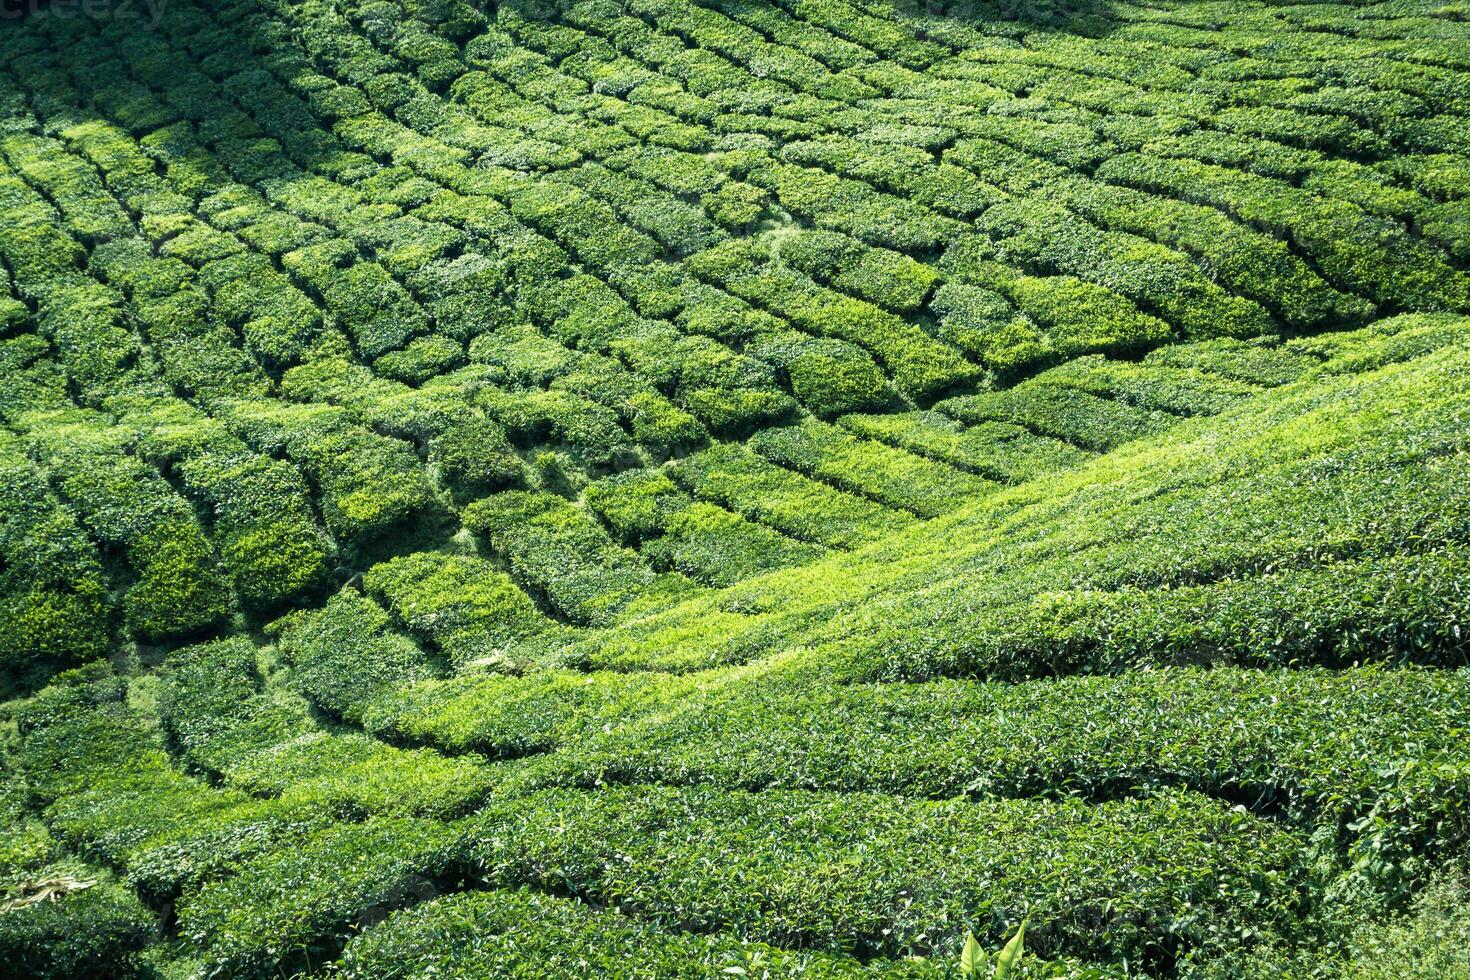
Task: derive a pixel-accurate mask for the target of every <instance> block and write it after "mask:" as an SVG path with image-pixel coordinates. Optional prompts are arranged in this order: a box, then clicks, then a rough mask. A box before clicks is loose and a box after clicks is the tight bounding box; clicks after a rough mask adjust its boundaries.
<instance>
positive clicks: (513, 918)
mask: <svg viewBox="0 0 1470 980" xmlns="http://www.w3.org/2000/svg"><path fill="white" fill-rule="evenodd" d="M339 963H340V966H339V969H340V970H341V972H342V975H343V976H345V977H349V978H359V977H361V978H367V977H372V978H384V980H388V978H405V980H406V978H409V977H417V976H423V975H426V974H432V973H442V974H447V975H452V976H456V977H463V978H466V980H468V978H489V977H520V978H527V980H529V978H532V977H545V976H575V975H578V974H585V973H588V972H592V973H595V974H596V975H597V976H601V977H608V978H620V980H631V978H633V977H647V976H681V977H700V978H705V980H717V978H720V977H727V976H732V975H734V976H741V975H750V974H751V973H759V975H761V976H767V977H812V978H821V980H825V978H832V977H929V976H934V975H935V972H936V971H935V968H934V967H931V966H930V965H929V964H927V963H921V962H917V961H886V960H878V961H873V962H868V963H863V962H860V961H858V960H855V959H852V958H850V957H844V956H833V955H830V954H824V953H813V952H806V951H786V950H781V949H777V948H775V947H773V946H768V945H765V944H764V943H751V942H747V941H745V940H742V939H740V938H739V937H737V936H735V935H732V934H729V933H717V934H714V935H699V934H695V933H689V932H682V931H678V930H677V929H669V930H664V929H657V928H654V927H652V926H650V925H648V924H647V923H645V922H643V921H641V920H640V919H638V918H637V917H634V916H625V915H621V914H619V913H618V912H616V911H614V910H611V909H594V908H592V907H590V906H588V905H585V904H583V903H580V902H577V901H573V900H569V899H565V898H558V897H553V896H550V895H544V894H541V893H538V892H534V891H529V890H526V889H518V890H515V891H500V890H497V891H485V892H468V893H461V894H458V895H446V896H445V897H443V898H439V899H435V900H434V901H432V902H427V903H425V904H423V905H420V906H418V907H416V908H413V909H408V910H405V911H402V912H398V913H395V914H393V915H391V916H389V917H388V918H387V919H385V920H384V921H383V922H381V923H378V924H377V925H375V926H374V927H372V928H371V929H368V930H366V931H365V932H364V933H363V934H362V935H361V936H357V937H354V938H353V939H352V940H350V941H349V942H348V943H347V947H346V948H345V949H344V950H343V954H342V959H341V960H340V961H339Z"/></svg>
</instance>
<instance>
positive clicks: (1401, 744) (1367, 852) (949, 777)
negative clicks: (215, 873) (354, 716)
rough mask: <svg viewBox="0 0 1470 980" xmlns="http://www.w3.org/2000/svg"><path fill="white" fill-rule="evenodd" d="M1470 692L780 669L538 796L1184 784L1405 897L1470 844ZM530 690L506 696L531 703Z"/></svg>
mask: <svg viewBox="0 0 1470 980" xmlns="http://www.w3.org/2000/svg"><path fill="white" fill-rule="evenodd" d="M519 683H520V684H525V683H526V682H524V681H522V682H519ZM1467 683H1470V679H1467V676H1466V674H1465V673H1464V672H1463V671H1458V672H1449V671H1419V670H1409V671H1403V670H1387V669H1383V668H1379V667H1370V668H1361V669H1350V670H1345V671H1326V670H1320V669H1306V670H1275V671H1259V670H1246V669H1239V668H1225V667H1220V668H1214V669H1210V670H1201V669H1195V668H1189V669H1166V670H1160V671H1138V672H1131V673H1129V674H1126V675H1123V676H1118V677H1069V678H1058V679H1053V680H1038V681H1031V682H1028V683H1023V684H1007V683H991V684H983V683H975V682H964V681H935V682H929V683H925V684H919V685H907V684H906V685H871V684H853V685H846V684H831V683H826V682H824V681H822V680H821V679H820V678H819V677H818V676H816V675H815V674H814V673H813V672H812V671H809V670H805V669H803V670H797V671H794V672H793V671H789V670H784V671H783V670H776V671H773V672H771V673H769V674H768V675H767V676H765V677H758V678H743V679H735V678H730V679H728V680H726V681H725V682H724V683H709V684H707V685H704V686H702V687H700V688H697V689H694V690H691V691H689V692H688V693H686V694H685V695H684V696H683V697H682V698H681V699H680V701H679V702H678V703H677V704H676V705H675V706H674V707H673V709H672V710H663V711H660V712H657V713H653V712H650V713H649V714H646V715H643V714H640V715H638V716H636V717H634V718H632V719H630V720H629V721H627V722H626V723H624V724H623V725H620V726H617V727H615V728H613V729H612V730H610V731H604V732H598V731H597V725H596V723H595V722H596V719H591V720H589V722H588V724H586V725H585V727H583V728H582V729H580V730H577V731H574V732H571V733H568V734H567V735H566V736H564V737H563V738H561V739H560V740H559V751H558V752H556V753H555V754H553V755H549V756H546V757H545V758H544V759H543V760H542V761H541V762H540V763H538V764H537V766H536V767H534V768H533V769H531V770H528V771H527V772H525V773H523V774H522V775H521V777H520V780H521V783H520V784H522V785H524V784H527V783H529V784H532V785H546V784H561V785H576V786H583V787H588V788H590V787H593V786H600V785H604V784H606V783H633V784H638V783H646V782H660V783H673V784H688V785H692V784H709V785H712V786H719V787H725V788H728V789H736V788H743V789H750V790H763V789H767V788H771V787H788V788H806V789H822V790H832V791H862V792H873V793H894V794H901V795H908V796H927V797H934V798H946V797H950V796H954V795H961V794H963V795H967V796H973V797H1025V796H1032V795H1044V796H1054V795H1061V796H1070V795H1080V796H1083V797H1086V798H1092V799H1108V798H1112V797H1114V796H1116V795H1118V794H1120V793H1124V792H1138V791H1140V790H1145V789H1158V788H1160V787H1168V786H1184V787H1189V788H1191V789H1194V790H1198V791H1201V792H1205V793H1209V794H1211V795H1213V796H1216V797H1219V798H1222V799H1225V800H1231V801H1238V802H1240V803H1242V804H1244V805H1246V806H1248V807H1251V808H1253V809H1254V810H1256V811H1257V812H1261V813H1281V814H1284V815H1285V816H1286V817H1288V818H1289V820H1290V821H1292V822H1293V823H1296V824H1300V825H1303V826H1312V825H1318V826H1323V827H1329V828H1333V831H1334V834H1335V835H1336V839H1338V840H1339V841H1340V842H1341V843H1342V844H1343V845H1344V846H1345V847H1347V848H1350V849H1351V852H1352V854H1353V855H1354V857H1355V858H1357V857H1362V858H1364V859H1365V860H1371V861H1372V862H1374V863H1373V864H1372V865H1371V866H1365V867H1364V868H1363V869H1362V870H1363V872H1364V873H1365V874H1366V875H1369V876H1371V877H1373V878H1375V879H1376V880H1377V881H1378V883H1379V884H1381V885H1385V886H1388V887H1389V888H1390V889H1391V890H1392V889H1397V888H1399V887H1401V886H1402V885H1404V884H1405V883H1407V882H1408V881H1410V880H1411V879H1412V877H1413V876H1414V874H1415V873H1416V869H1417V868H1418V867H1420V866H1421V865H1420V864H1419V863H1418V862H1419V861H1420V860H1421V859H1422V858H1423V857H1424V856H1425V855H1426V854H1429V855H1437V854H1441V853H1454V852H1455V851H1457V850H1458V849H1459V848H1461V847H1463V845H1464V844H1465V843H1466V842H1467V841H1470V824H1467V822H1466V820H1465V817H1464V799H1465V796H1466V794H1467V793H1470V782H1467V778H1470V772H1467V770H1466V768H1465V766H1464V764H1463V762H1461V761H1460V760H1459V759H1457V757H1456V753H1455V745H1456V742H1455V740H1456V737H1457V736H1456V735H1455V733H1456V732H1457V731H1458V730H1459V729H1460V727H1461V726H1463V724H1464V722H1465V718H1464V716H1465V713H1466V710H1467V709H1466V701H1465V698H1464V688H1465V685H1466V684H1467ZM516 686H517V685H515V684H507V685H506V689H505V690H503V691H502V692H501V694H500V697H501V698H502V699H504V701H506V702H509V703H514V701H515V700H516V698H517V693H516V690H515V687H516ZM584 696H589V695H584ZM481 710H482V711H485V712H487V713H493V712H494V710H495V707H494V705H493V704H485V705H482V706H481ZM854 731H861V732H864V733H866V737H865V738H863V739H853V738H852V734H851V733H852V732H854ZM1324 732H1332V733H1334V734H1333V737H1331V738H1324V737H1323V733H1324ZM500 737H501V738H504V739H506V740H508V741H509V740H513V739H515V738H516V737H518V733H517V732H516V731H514V730H512V731H510V732H506V733H504V734H502V735H501V736H500ZM489 748H491V746H488V745H487V746H486V749H487V750H488V749H489ZM1375 851H1376V852H1377V853H1376V855H1375Z"/></svg>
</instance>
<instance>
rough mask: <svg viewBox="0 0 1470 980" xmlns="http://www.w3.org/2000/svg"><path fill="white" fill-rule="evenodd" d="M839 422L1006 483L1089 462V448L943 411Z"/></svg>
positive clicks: (865, 434) (847, 417) (850, 417)
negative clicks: (969, 421)
mask: <svg viewBox="0 0 1470 980" xmlns="http://www.w3.org/2000/svg"><path fill="white" fill-rule="evenodd" d="M838 423H839V424H840V425H841V426H842V427H843V428H844V429H847V430H848V431H850V432H852V433H854V434H856V435H858V436H860V437H863V438H866V439H873V440H877V441H879V442H884V443H888V444H889V445H893V446H897V447H898V448H900V449H905V450H908V451H909V452H911V453H914V454H916V455H919V456H924V457H927V458H929V459H934V460H938V461H939V462H943V463H948V464H950V465H951V466H954V467H957V468H959V469H963V470H966V471H969V472H972V473H976V474H978V475H979V476H981V477H984V478H986V479H990V480H997V481H1000V482H1002V483H1019V482H1023V481H1025V480H1030V479H1033V478H1034V477H1037V476H1040V475H1042V474H1044V473H1048V472H1051V471H1053V470H1059V469H1066V468H1068V467H1071V466H1076V465H1078V464H1080V463H1082V462H1084V461H1086V460H1087V459H1088V458H1089V454H1088V452H1087V451H1086V450H1083V449H1079V448H1078V447H1076V446H1073V445H1071V444H1069V443H1066V442H1062V441H1061V440H1059V439H1054V438H1052V437H1050V436H1042V435H1037V434H1035V433H1033V432H1030V431H1029V430H1027V429H1024V428H1022V427H1021V426H1019V425H1013V424H1011V423H1009V422H982V423H980V424H979V425H974V426H970V427H968V428H967V427H965V426H963V425H961V424H960V423H959V422H956V421H955V420H954V419H952V418H950V417H949V416H947V415H942V414H940V413H939V412H899V413H896V414H893V415H844V416H843V417H842V418H841V419H839V420H838Z"/></svg>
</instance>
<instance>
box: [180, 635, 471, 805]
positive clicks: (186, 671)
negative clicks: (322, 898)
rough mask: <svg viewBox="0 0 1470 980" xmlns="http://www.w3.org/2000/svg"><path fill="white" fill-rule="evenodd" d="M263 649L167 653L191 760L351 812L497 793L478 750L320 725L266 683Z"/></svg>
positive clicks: (284, 794)
mask: <svg viewBox="0 0 1470 980" xmlns="http://www.w3.org/2000/svg"><path fill="white" fill-rule="evenodd" d="M256 658H257V651H256V648H255V647H254V646H253V645H252V644H251V643H250V642H249V641H247V640H244V639H239V638H235V639H229V640H220V641H217V642H215V643H211V644H206V645H203V646H198V647H192V648H189V649H187V650H184V651H180V652H179V653H176V654H173V655H172V656H171V657H170V658H169V660H168V662H167V665H166V667H167V677H166V680H165V683H164V685H163V689H162V691H161V692H160V697H159V715H160V718H161V720H162V722H163V724H164V727H165V729H166V731H167V732H168V734H169V737H170V738H171V739H172V742H173V744H174V745H176V746H177V748H178V750H179V752H180V754H181V755H182V757H183V759H184V760H185V761H186V762H187V763H189V764H190V765H192V766H194V767H197V768H198V769H201V770H203V771H204V772H206V773H210V774H212V775H217V776H219V777H220V778H221V779H222V781H223V782H224V784H225V785H228V786H233V787H236V788H239V789H242V790H245V791H246V792H248V793H251V794H253V795H257V796H280V797H281V799H282V800H283V802H285V803H287V804H288V805H289V804H294V803H299V804H302V805H311V806H314V807H317V808H319V809H320V810H322V811H323V812H325V813H329V814H332V815H334V816H336V817H339V818H348V819H353V818H360V817H363V816H366V815H368V814H389V815H399V816H435V817H453V816H457V815H459V814H462V813H464V812H466V811H467V810H469V809H472V808H473V807H474V806H475V805H476V804H477V803H478V802H479V801H480V800H481V799H482V798H484V797H485V796H486V795H487V794H488V793H489V792H490V788H491V785H492V777H491V775H490V773H489V772H488V771H486V770H485V769H484V768H483V767H481V766H479V765H478V764H477V760H476V759H474V758H473V757H466V758H463V759H444V758H443V757H442V756H440V755H438V754H437V753H435V752H430V751H426V750H404V749H396V748H392V747H390V746H387V745H383V744H381V743H380V742H377V741H374V740H373V739H370V738H367V737H365V736H363V735H362V734H360V733H351V734H340V733H332V732H329V731H326V730H323V729H322V728H320V727H318V726H317V725H316V724H315V723H313V722H312V721H311V719H310V717H309V715H308V713H307V711H306V710H305V705H304V704H301V703H296V702H292V701H290V700H289V699H287V698H285V697H284V696H282V695H281V694H278V693H275V692H271V691H265V690H262V686H261V678H260V676H259V674H258V673H257V670H256Z"/></svg>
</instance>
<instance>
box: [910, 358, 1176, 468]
mask: <svg viewBox="0 0 1470 980" xmlns="http://www.w3.org/2000/svg"><path fill="white" fill-rule="evenodd" d="M935 409H936V410H937V411H940V412H943V413H944V414H945V415H949V416H952V417H953V418H956V419H958V420H959V421H961V422H964V423H966V424H969V425H976V424H978V423H982V422H1009V423H1011V424H1012V425H1019V426H1022V427H1023V428H1025V429H1027V430H1028V431H1030V432H1035V433H1037V434H1038V435H1043V436H1050V437H1052V438H1053V439H1061V440H1062V441H1064V442H1069V443H1071V444H1072V445H1075V446H1080V447H1081V448H1083V449H1090V450H1095V451H1098V452H1107V451H1108V450H1110V449H1115V448H1117V447H1118V446H1121V445H1122V444H1124V443H1126V442H1131V441H1132V440H1134V439H1138V438H1141V437H1143V436H1147V435H1152V434H1154V433H1157V432H1162V431H1164V430H1165V429H1167V428H1169V426H1171V425H1172V424H1173V422H1174V420H1173V419H1172V418H1171V417H1170V416H1168V415H1165V414H1164V413H1162V412H1159V411H1156V410H1154V409H1149V408H1137V407H1134V406H1132V405H1129V404H1127V403H1126V402H1121V401H1113V400H1111V399H1107V398H1099V397H1097V396H1096V395H1092V394H1089V393H1088V392H1087V391H1086V390H1083V389H1081V388H1075V387H1071V386H1068V385H1062V384H1055V383H1053V382H1051V381H1049V380H1047V375H1040V376H1038V377H1037V378H1035V379H1034V380H1031V381H1027V382H1026V383H1024V384H1022V385H1018V386H1017V387H1015V388H1011V389H1008V390H1006V391H988V392H985V393H984V394H979V395H962V396H960V397H958V398H947V399H945V400H944V401H942V402H940V403H938V404H937V405H936V406H935Z"/></svg>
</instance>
